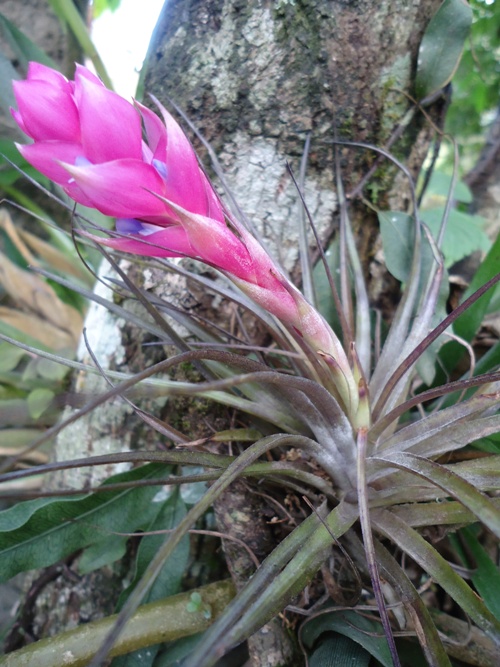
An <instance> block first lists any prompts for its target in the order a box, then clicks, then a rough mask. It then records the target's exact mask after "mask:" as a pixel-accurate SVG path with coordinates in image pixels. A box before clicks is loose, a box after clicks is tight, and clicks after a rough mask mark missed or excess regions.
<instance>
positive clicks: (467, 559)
mask: <svg viewBox="0 0 500 667" xmlns="http://www.w3.org/2000/svg"><path fill="white" fill-rule="evenodd" d="M460 533H461V534H462V536H463V538H464V541H465V543H466V545H467V549H466V550H465V553H464V556H463V560H464V565H465V566H466V567H469V568H470V569H472V570H473V574H472V576H471V580H472V583H473V584H474V586H475V587H476V590H477V592H478V593H479V595H480V596H481V597H482V598H483V600H484V603H485V605H486V606H487V607H488V609H489V610H490V611H491V612H492V613H493V614H495V616H496V618H498V619H500V596H499V595H498V592H499V591H500V570H499V569H498V566H497V565H496V564H495V563H494V562H493V561H492V560H491V558H490V557H489V555H488V553H487V552H486V551H485V550H484V548H483V547H482V546H481V544H480V543H479V541H478V539H477V537H476V536H475V534H474V531H473V529H472V528H462V530H461V531H460Z"/></svg>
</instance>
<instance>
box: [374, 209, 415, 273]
mask: <svg viewBox="0 0 500 667" xmlns="http://www.w3.org/2000/svg"><path fill="white" fill-rule="evenodd" d="M378 220H379V224H380V235H381V236H382V245H383V248H384V256H385V263H386V266H387V270H388V271H389V273H392V275H393V276H394V277H395V278H396V280H400V281H401V282H402V283H405V282H407V280H408V277H409V275H410V269H411V264H412V259H413V249H414V247H415V222H414V220H413V218H412V217H411V216H410V215H408V214H407V213H401V212H399V211H382V212H380V213H379V214H378Z"/></svg>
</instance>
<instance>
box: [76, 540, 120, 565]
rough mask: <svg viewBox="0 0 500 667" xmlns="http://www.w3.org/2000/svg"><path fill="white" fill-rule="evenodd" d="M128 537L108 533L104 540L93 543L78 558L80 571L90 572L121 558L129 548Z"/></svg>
mask: <svg viewBox="0 0 500 667" xmlns="http://www.w3.org/2000/svg"><path fill="white" fill-rule="evenodd" d="M128 539H129V538H128V537H121V536H120V535H108V536H107V537H106V538H105V539H104V540H101V541H100V542H96V543H95V544H91V545H90V547H88V548H87V549H85V551H84V552H83V554H82V555H81V557H80V559H79V560H78V572H79V573H80V574H88V573H89V572H93V571H94V570H98V569H99V568H100V567H104V566H105V565H110V564H111V563H114V562H115V561H117V560H120V558H122V556H123V555H124V554H125V551H126V549H127V540H128Z"/></svg>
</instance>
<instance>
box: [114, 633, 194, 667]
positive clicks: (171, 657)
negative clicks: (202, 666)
mask: <svg viewBox="0 0 500 667" xmlns="http://www.w3.org/2000/svg"><path fill="white" fill-rule="evenodd" d="M200 641H203V633H200V632H198V633H197V634H195V635H191V636H190V637H182V639H178V640H177V641H175V642H170V643H169V644H167V645H166V646H165V648H164V649H163V650H162V651H161V653H160V655H158V656H157V657H156V660H155V662H154V667H179V665H180V664H181V662H182V660H183V659H184V658H186V657H187V656H188V655H189V654H190V653H191V652H192V651H193V650H194V648H195V647H196V646H197V645H198V643H199V642H200ZM112 667H114V665H112Z"/></svg>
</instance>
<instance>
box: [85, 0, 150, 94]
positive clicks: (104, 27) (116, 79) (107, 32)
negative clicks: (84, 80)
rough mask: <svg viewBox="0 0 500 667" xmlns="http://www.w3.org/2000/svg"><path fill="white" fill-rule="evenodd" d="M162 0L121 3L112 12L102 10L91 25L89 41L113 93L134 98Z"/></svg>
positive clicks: (123, 0) (130, 0)
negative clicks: (90, 39) (112, 86)
mask: <svg viewBox="0 0 500 667" xmlns="http://www.w3.org/2000/svg"><path fill="white" fill-rule="evenodd" d="M162 5H163V0H121V3H120V6H119V7H118V9H117V10H116V11H115V12H110V11H105V12H103V13H102V14H101V16H100V17H99V19H98V20H97V21H94V23H93V26H92V39H93V41H94V43H95V45H96V47H97V50H98V51H99V54H100V56H101V58H102V59H103V61H104V64H105V66H106V69H107V70H108V74H109V75H110V77H111V80H112V81H113V85H114V87H115V90H116V91H117V92H118V93H120V95H123V96H124V97H127V98H130V97H131V96H133V95H134V93H135V89H136V86H137V80H138V77H139V71H140V69H141V66H142V61H143V60H144V58H145V56H146V51H147V49H148V44H149V40H150V39H151V34H152V32H153V29H154V27H155V25H156V21H157V19H158V15H159V13H160V10H161V8H162Z"/></svg>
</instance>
